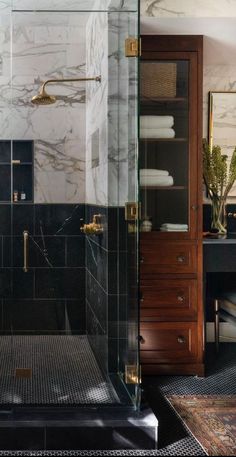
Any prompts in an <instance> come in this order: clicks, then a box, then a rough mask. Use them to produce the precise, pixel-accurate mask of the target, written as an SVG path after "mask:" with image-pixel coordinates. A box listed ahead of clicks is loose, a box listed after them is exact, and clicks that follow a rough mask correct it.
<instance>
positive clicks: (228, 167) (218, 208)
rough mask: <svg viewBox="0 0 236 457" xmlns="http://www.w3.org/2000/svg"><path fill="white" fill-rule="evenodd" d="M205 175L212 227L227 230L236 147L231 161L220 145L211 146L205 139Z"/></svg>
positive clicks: (235, 170)
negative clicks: (226, 220)
mask: <svg viewBox="0 0 236 457" xmlns="http://www.w3.org/2000/svg"><path fill="white" fill-rule="evenodd" d="M203 177H204V182H205V185H206V188H207V192H208V196H209V197H210V199H211V201H212V228H216V229H218V230H219V231H220V232H223V233H224V232H226V223H225V204H226V199H227V196H228V194H229V192H230V190H231V189H232V187H233V185H234V182H235V180H236V147H235V149H234V151H233V154H232V157H231V160H230V162H228V156H227V155H226V154H222V151H221V147H220V146H212V148H210V146H209V144H208V143H207V141H206V140H204V141H203Z"/></svg>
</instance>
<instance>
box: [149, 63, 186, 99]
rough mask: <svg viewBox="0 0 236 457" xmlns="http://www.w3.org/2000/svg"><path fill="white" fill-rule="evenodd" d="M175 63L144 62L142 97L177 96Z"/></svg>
mask: <svg viewBox="0 0 236 457" xmlns="http://www.w3.org/2000/svg"><path fill="white" fill-rule="evenodd" d="M176 74H177V67H176V64H175V63H169V62H168V63H163V62H162V63H160V62H155V63H150V62H142V65H141V97H142V98H157V97H176Z"/></svg>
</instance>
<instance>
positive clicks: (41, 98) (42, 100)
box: [31, 88, 57, 105]
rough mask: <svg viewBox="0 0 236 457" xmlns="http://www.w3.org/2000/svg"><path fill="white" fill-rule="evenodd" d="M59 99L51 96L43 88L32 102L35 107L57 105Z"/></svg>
mask: <svg viewBox="0 0 236 457" xmlns="http://www.w3.org/2000/svg"><path fill="white" fill-rule="evenodd" d="M56 101H57V99H56V97H54V95H49V94H48V93H47V92H46V90H45V89H44V88H42V89H41V90H40V92H39V94H37V95H35V96H34V97H33V98H32V100H31V102H32V103H33V104H34V105H52V104H53V103H56Z"/></svg>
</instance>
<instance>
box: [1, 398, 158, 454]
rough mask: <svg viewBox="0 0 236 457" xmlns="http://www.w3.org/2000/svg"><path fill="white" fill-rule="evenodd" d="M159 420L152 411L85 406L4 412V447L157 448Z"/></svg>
mask: <svg viewBox="0 0 236 457" xmlns="http://www.w3.org/2000/svg"><path fill="white" fill-rule="evenodd" d="M157 437H158V421H157V418H156V416H155V415H154V414H153V412H152V410H151V409H149V408H143V409H142V410H141V411H140V412H134V411H131V410H130V409H129V410H128V409H127V408H121V407H120V406H119V407H109V408H101V407H83V408H76V409H74V410H71V411H70V412H68V411H66V410H64V411H62V410H61V408H60V410H56V409H55V410H54V411H52V408H50V409H48V410H47V408H43V410H42V409H41V410H40V408H38V409H37V408H34V409H33V410H30V408H27V409H21V410H16V411H14V412H10V411H9V412H7V411H5V413H3V412H0V449H1V451H4V450H6V451H7V450H18V451H19V450H21V449H22V450H23V449H31V450H32V451H37V450H38V451H41V450H42V449H45V450H48V451H50V450H53V451H55V450H61V449H64V450H67V451H72V450H78V449H80V450H128V449H130V450H140V449H143V450H148V449H150V450H156V449H157V441H158V438H157Z"/></svg>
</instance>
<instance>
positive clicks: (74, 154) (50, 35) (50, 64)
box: [0, 12, 88, 203]
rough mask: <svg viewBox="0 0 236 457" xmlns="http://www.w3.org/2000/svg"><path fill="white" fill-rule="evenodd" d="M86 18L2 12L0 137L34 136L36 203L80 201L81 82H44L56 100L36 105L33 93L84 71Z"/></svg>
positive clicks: (82, 144) (82, 182)
mask: <svg viewBox="0 0 236 457" xmlns="http://www.w3.org/2000/svg"><path fill="white" fill-rule="evenodd" d="M87 19H88V14H87V13H52V14H48V13H47V14H46V13H24V14H23V13H18V12H13V13H12V18H11V19H10V15H9V14H2V13H0V21H1V24H2V28H1V32H0V93H1V97H0V121H1V122H0V139H18V140H19V139H21V140H23V139H27V140H34V142H35V167H34V168H35V169H34V171H35V189H34V190H35V192H34V195H35V202H36V203H46V202H47V203H77V202H84V198H85V197H84V193H85V136H86V119H85V95H86V86H85V83H69V84H55V85H50V86H48V92H49V93H52V94H55V95H56V96H57V98H58V102H57V103H56V104H55V105H51V106H34V105H32V103H31V97H32V96H33V95H35V94H36V93H37V92H38V90H39V87H40V85H41V83H42V82H43V81H45V80H46V79H48V78H63V77H69V78H77V77H84V76H85V71H86V69H85V60H86V56H85V54H86V43H85V24H86V21H87ZM10 20H12V41H11V27H10ZM11 47H12V50H11ZM11 51H12V56H11ZM11 57H12V60H11ZM11 75H12V76H11Z"/></svg>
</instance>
